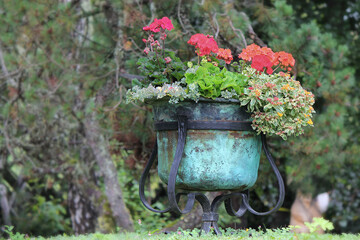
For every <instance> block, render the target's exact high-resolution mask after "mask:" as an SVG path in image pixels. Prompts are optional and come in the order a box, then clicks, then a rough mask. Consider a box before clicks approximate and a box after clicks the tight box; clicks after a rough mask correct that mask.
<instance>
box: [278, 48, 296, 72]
mask: <svg viewBox="0 0 360 240" xmlns="http://www.w3.org/2000/svg"><path fill="white" fill-rule="evenodd" d="M275 58H276V62H275V65H277V64H279V63H280V64H281V66H283V67H288V66H292V67H293V66H294V65H295V59H294V58H293V56H292V55H291V54H290V53H287V52H284V51H281V52H277V53H275ZM288 70H289V69H288Z"/></svg>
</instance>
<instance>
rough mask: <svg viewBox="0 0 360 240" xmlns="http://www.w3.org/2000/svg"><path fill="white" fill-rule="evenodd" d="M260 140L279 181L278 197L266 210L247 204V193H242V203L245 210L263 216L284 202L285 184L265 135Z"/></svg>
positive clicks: (277, 208)
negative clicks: (262, 210)
mask: <svg viewBox="0 0 360 240" xmlns="http://www.w3.org/2000/svg"><path fill="white" fill-rule="evenodd" d="M261 141H262V144H263V149H264V152H265V155H266V157H267V159H268V160H269V162H270V165H271V167H272V169H273V171H274V173H275V175H276V178H277V180H278V183H279V199H278V202H277V203H276V205H275V207H274V208H273V209H271V210H269V211H267V212H257V211H255V210H254V209H253V208H252V207H251V206H250V204H249V193H247V194H243V201H242V202H243V204H244V205H245V206H246V208H247V210H249V212H251V213H252V214H255V215H260V216H263V215H268V214H270V213H273V212H276V211H277V210H279V208H280V207H281V205H282V204H283V202H284V198H285V186H284V181H283V179H282V177H281V174H280V172H279V169H278V168H277V167H276V164H275V162H274V159H273V158H272V156H271V154H270V152H269V149H268V148H267V143H266V137H265V135H261Z"/></svg>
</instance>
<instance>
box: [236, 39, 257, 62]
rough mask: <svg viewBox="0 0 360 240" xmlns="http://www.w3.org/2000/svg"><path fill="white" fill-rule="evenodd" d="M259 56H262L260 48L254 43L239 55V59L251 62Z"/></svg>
mask: <svg viewBox="0 0 360 240" xmlns="http://www.w3.org/2000/svg"><path fill="white" fill-rule="evenodd" d="M259 54H261V48H260V46H258V45H256V44H254V43H253V44H251V45H249V46H247V47H246V48H244V49H243V50H242V52H241V53H240V54H239V58H242V59H244V60H245V61H251V60H252V58H253V57H254V56H255V55H259Z"/></svg>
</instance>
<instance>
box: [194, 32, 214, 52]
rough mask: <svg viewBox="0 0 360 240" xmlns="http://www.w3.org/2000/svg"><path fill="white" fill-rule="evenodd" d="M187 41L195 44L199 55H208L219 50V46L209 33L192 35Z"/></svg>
mask: <svg viewBox="0 0 360 240" xmlns="http://www.w3.org/2000/svg"><path fill="white" fill-rule="evenodd" d="M187 43H188V44H190V45H193V46H195V48H196V49H197V50H198V51H197V54H198V55H199V56H204V55H209V54H210V53H211V52H213V53H217V52H218V51H219V47H218V45H217V43H216V41H215V40H214V38H213V37H212V36H209V35H207V36H205V35H204V34H202V33H197V34H194V35H192V36H191V38H190V40H189V41H188V42H187Z"/></svg>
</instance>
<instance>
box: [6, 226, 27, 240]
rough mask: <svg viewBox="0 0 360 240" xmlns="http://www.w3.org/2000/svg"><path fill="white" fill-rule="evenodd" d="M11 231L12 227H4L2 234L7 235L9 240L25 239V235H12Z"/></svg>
mask: <svg viewBox="0 0 360 240" xmlns="http://www.w3.org/2000/svg"><path fill="white" fill-rule="evenodd" d="M13 230H14V226H5V229H4V232H5V233H6V234H8V235H9V238H10V239H11V240H23V239H25V238H26V237H27V236H26V235H25V234H22V233H18V232H16V233H13Z"/></svg>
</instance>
